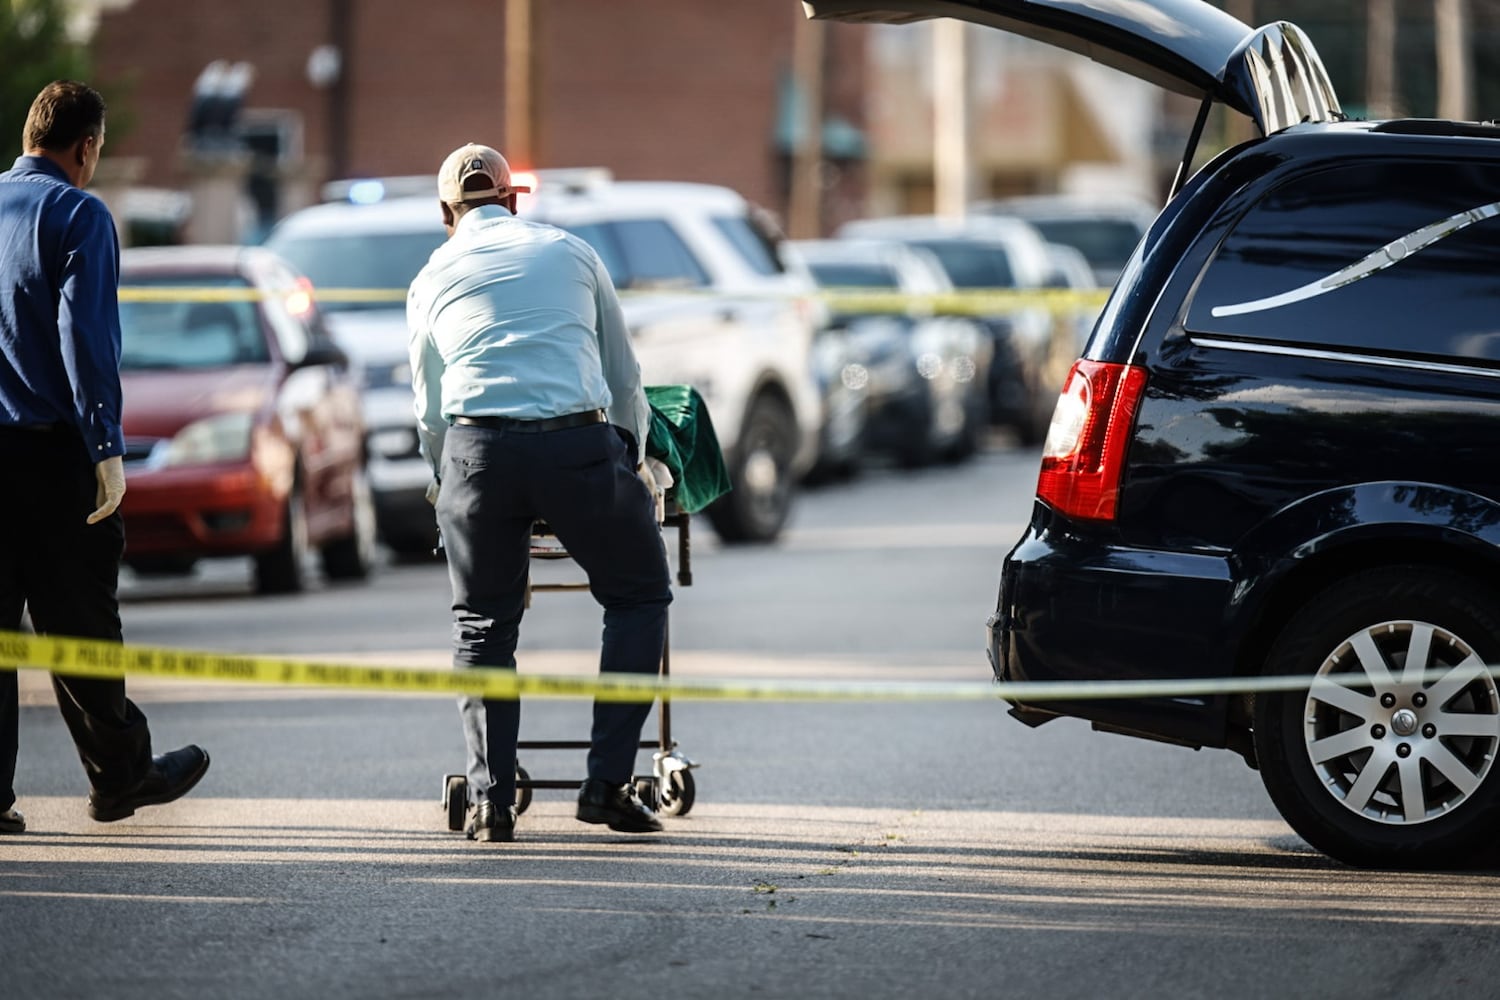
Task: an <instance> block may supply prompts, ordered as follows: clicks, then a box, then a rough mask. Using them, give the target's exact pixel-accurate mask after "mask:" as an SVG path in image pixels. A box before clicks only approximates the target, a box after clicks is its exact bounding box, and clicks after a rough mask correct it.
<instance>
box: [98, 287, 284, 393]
mask: <svg viewBox="0 0 1500 1000" xmlns="http://www.w3.org/2000/svg"><path fill="white" fill-rule="evenodd" d="M167 289H182V290H183V293H184V294H182V295H180V296H179V295H174V294H172V293H171V292H169V291H167ZM152 290H155V291H154V293H153V291H152ZM195 293H196V294H195ZM255 299H256V293H255V290H254V289H253V288H251V286H250V285H249V283H247V282H245V281H243V280H241V279H238V278H233V277H229V276H226V275H214V276H211V277H202V276H200V277H182V276H173V277H168V278H159V279H147V280H139V279H131V278H126V279H125V281H124V282H123V283H122V284H121V286H120V335H121V338H120V368H121V370H122V371H144V370H164V369H177V368H222V367H225V366H227V365H246V364H265V363H266V362H268V361H270V359H271V357H270V352H269V350H268V349H267V347H266V337H265V332H264V331H263V330H262V328H261V323H260V311H259V309H258V308H257V307H256V301H255Z"/></svg>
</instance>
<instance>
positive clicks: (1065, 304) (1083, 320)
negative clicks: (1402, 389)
mask: <svg viewBox="0 0 1500 1000" xmlns="http://www.w3.org/2000/svg"><path fill="white" fill-rule="evenodd" d="M1047 259H1048V261H1049V262H1051V264H1052V271H1051V274H1050V275H1049V276H1048V278H1047V287H1048V288H1052V289H1056V290H1058V291H1061V292H1066V293H1068V296H1069V297H1068V299H1066V300H1064V301H1060V302H1058V303H1057V304H1056V305H1055V306H1054V308H1053V315H1054V316H1056V317H1057V318H1058V320H1059V321H1061V322H1062V323H1063V324H1064V325H1065V326H1067V327H1068V328H1069V329H1070V330H1072V332H1073V345H1072V351H1073V354H1074V355H1075V357H1076V356H1077V355H1079V354H1082V353H1083V349H1084V347H1086V346H1087V345H1088V340H1089V334H1090V333H1091V332H1093V329H1094V323H1095V321H1096V320H1098V318H1099V312H1100V307H1101V306H1102V305H1103V301H1104V297H1103V293H1102V292H1100V291H1099V286H1098V283H1097V281H1096V279H1095V275H1094V269H1093V268H1091V267H1089V262H1088V258H1087V257H1085V256H1084V255H1083V253H1082V251H1080V250H1078V248H1076V247H1070V246H1068V245H1067V244H1066V243H1048V244H1047Z"/></svg>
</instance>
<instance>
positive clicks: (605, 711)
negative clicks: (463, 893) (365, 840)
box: [406, 144, 672, 841]
mask: <svg viewBox="0 0 1500 1000" xmlns="http://www.w3.org/2000/svg"><path fill="white" fill-rule="evenodd" d="M524 190H527V189H525V188H517V187H514V186H512V184H511V176H510V167H509V165H508V164H507V163H506V162H505V158H504V157H502V156H501V155H500V154H499V153H498V152H496V151H495V150H493V149H491V148H490V147H488V146H479V145H473V144H471V145H467V146H463V147H460V148H459V149H456V150H454V151H453V152H452V153H451V154H450V155H449V156H448V158H447V159H446V160H445V161H444V162H443V165H442V168H441V170H440V171H439V173H438V199H439V202H440V204H441V211H442V215H443V224H444V226H445V227H446V228H447V230H448V242H447V243H445V244H443V245H442V246H440V247H438V248H437V249H436V250H435V251H433V253H432V258H431V259H430V260H429V261H428V262H427V265H426V266H425V267H424V268H423V269H422V271H421V273H419V274H418V275H417V277H416V278H415V279H414V280H413V281H412V284H411V290H410V293H409V294H408V297H407V308H406V315H407V323H408V326H409V327H410V330H411V360H412V385H413V388H414V389H415V391H416V413H417V424H418V429H419V431H420V434H421V437H422V450H423V452H424V453H425V454H426V456H427V459H428V461H429V462H431V463H432V468H433V473H434V475H435V477H436V481H437V483H438V484H439V486H438V494H437V499H436V506H437V518H438V527H439V529H440V530H441V531H442V534H443V538H444V540H445V543H446V545H447V550H448V573H449V576H450V578H451V580H452V584H453V646H454V651H453V659H454V665H455V666H459V667H477V666H484V667H509V668H511V669H514V668H515V665H516V661H515V657H514V654H515V650H516V642H517V639H518V637H519V634H520V633H519V630H520V624H521V613H522V611H523V609H524V607H525V600H526V578H527V572H528V565H529V561H530V539H531V531H532V524H533V523H534V522H535V521H536V520H537V519H539V518H540V519H545V520H546V522H547V524H548V526H549V527H550V528H551V529H552V530H553V531H554V532H555V533H556V534H557V537H558V539H559V540H560V541H561V542H562V543H563V545H564V547H565V548H566V549H567V551H568V553H569V554H570V555H571V556H572V557H573V559H574V561H575V562H577V563H578V565H579V566H581V567H582V568H583V570H584V572H586V573H587V574H588V577H589V587H590V590H591V591H592V592H593V594H594V597H595V599H596V600H598V601H599V603H600V604H601V605H603V606H604V642H603V649H602V651H601V654H600V662H599V666H600V669H601V670H603V671H607V672H616V673H623V672H633V673H656V672H657V671H659V670H660V668H661V658H662V647H663V645H664V643H665V641H666V629H667V605H668V604H669V603H671V600H672V591H671V579H670V575H669V572H668V569H667V558H666V552H665V550H664V548H663V546H662V541H661V531H660V528H659V526H658V524H657V521H656V502H655V499H654V497H653V496H652V493H651V491H650V489H649V487H648V486H647V485H646V484H645V483H644V482H643V480H642V479H641V478H640V477H639V476H638V475H637V473H636V470H637V469H638V468H639V467H640V465H641V449H642V448H643V447H644V446H645V442H646V430H647V426H648V423H647V422H648V421H649V419H650V407H649V406H648V405H647V403H646V397H645V394H644V393H643V392H642V390H641V375H640V366H639V365H638V364H637V363H636V359H635V352H634V351H633V349H632V348H631V346H630V338H629V335H628V334H627V332H626V329H625V322H624V318H623V317H622V315H621V313H620V303H619V300H618V299H617V298H616V297H615V289H614V285H613V284H611V283H610V279H609V273H608V272H607V271H606V270H605V269H604V265H603V263H602V262H601V261H600V260H599V257H598V255H597V254H596V253H594V251H593V248H591V247H590V246H589V245H588V244H587V243H585V242H583V241H582V240H581V239H579V238H578V237H576V236H573V235H571V234H569V233H567V232H564V231H563V230H561V229H556V228H553V227H552V226H544V225H540V224H537V223H533V222H527V221H525V220H522V219H518V218H516V216H515V211H516V193H517V192H518V191H524ZM459 709H460V712H461V713H462V716H463V721H464V738H465V741H466V743H467V744H468V751H469V763H468V771H469V795H470V801H471V802H472V803H473V805H474V813H473V815H472V817H471V818H470V820H469V823H468V826H467V830H466V832H467V833H468V836H469V838H470V839H472V840H482V841H508V840H513V839H514V838H515V824H516V811H515V793H516V737H517V732H518V728H519V725H520V706H519V704H518V703H517V702H515V701H514V700H504V701H495V700H489V701H481V700H480V699H477V698H460V699H459ZM650 709H651V706H650V705H649V704H627V705H622V704H609V703H595V705H594V725H593V733H592V746H591V747H590V750H589V755H588V779H587V780H586V781H584V783H583V787H582V789H581V790H580V791H579V796H578V812H577V816H578V818H579V819H580V820H583V821H584V822H586V823H603V824H607V825H608V826H609V828H610V829H612V830H619V831H623V832H628V833H646V832H652V831H656V830H660V829H661V823H660V822H659V821H658V820H657V818H656V816H655V815H654V814H653V813H652V811H651V810H650V809H649V808H647V807H646V805H644V804H643V803H642V802H641V800H640V799H639V797H637V795H636V792H635V788H634V785H633V784H632V783H631V776H632V772H633V769H634V765H635V755H636V751H637V749H638V748H639V747H640V739H641V726H642V724H643V723H644V722H645V721H646V716H647V714H648V713H649V712H650Z"/></svg>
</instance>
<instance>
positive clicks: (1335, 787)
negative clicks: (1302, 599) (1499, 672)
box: [1254, 566, 1500, 868]
mask: <svg viewBox="0 0 1500 1000" xmlns="http://www.w3.org/2000/svg"><path fill="white" fill-rule="evenodd" d="M1497 608H1500V594H1497V593H1496V592H1495V591H1493V590H1491V589H1489V588H1487V587H1485V586H1483V585H1481V584H1479V583H1478V581H1475V580H1472V579H1470V578H1465V577H1461V576H1458V575H1456V574H1454V573H1451V572H1443V571H1440V570H1437V569H1433V568H1430V567H1424V566H1391V567H1384V568H1381V569H1374V570H1367V571H1364V572H1360V573H1357V574H1355V575H1352V576H1350V577H1348V578H1347V579H1345V580H1342V581H1340V582H1339V583H1337V584H1335V585H1333V586H1331V587H1329V588H1327V589H1326V590H1324V591H1323V592H1321V593H1320V594H1318V595H1317V596H1315V597H1314V598H1313V599H1312V600H1311V601H1309V602H1307V603H1306V604H1305V605H1304V606H1303V607H1302V609H1301V610H1300V611H1299V612H1298V613H1297V614H1296V615H1295V616H1294V617H1293V618H1292V619H1291V621H1290V622H1289V623H1288V624H1287V626H1286V628H1285V629H1284V630H1283V631H1282V633H1281V635H1280V636H1279V637H1278V638H1277V640H1276V643H1275V645H1274V646H1273V648H1272V651H1271V654H1270V656H1269V657H1268V658H1267V661H1266V664H1265V673H1266V674H1267V675H1270V676H1283V675H1289V676H1320V677H1323V678H1326V681H1325V684H1324V686H1323V688H1322V689H1321V690H1319V689H1316V688H1315V689H1313V690H1311V691H1309V690H1301V691H1286V692H1276V693H1270V694H1266V693H1262V694H1260V695H1258V696H1257V698H1256V704H1255V732H1254V738H1255V751H1256V756H1257V758H1258V759H1259V763H1260V773H1261V778H1262V780H1263V781H1264V783H1265V786H1266V791H1267V792H1269V793H1270V796H1271V800H1272V801H1273V802H1274V803H1275V804H1276V808H1277V809H1278V810H1280V812H1281V815H1282V816H1283V817H1284V818H1285V819H1286V821H1287V822H1288V823H1289V824H1291V826H1292V828H1293V829H1294V830H1296V831H1297V832H1298V833H1299V834H1301V835H1302V837H1303V838H1304V839H1305V840H1307V842H1308V843H1310V844H1312V845H1313V846H1314V847H1316V848H1317V849H1318V850H1320V851H1323V852H1324V853H1325V854H1328V855H1330V856H1332V857H1334V858H1337V859H1339V860H1341V861H1344V862H1347V863H1349V864H1352V865H1359V866H1363V867H1399V868H1432V867H1448V866H1452V865H1456V864H1462V863H1463V862H1465V861H1466V860H1468V859H1470V858H1471V857H1473V856H1474V855H1475V854H1476V853H1477V852H1480V851H1482V850H1484V849H1485V848H1487V847H1488V845H1489V842H1490V841H1491V840H1492V839H1493V836H1494V829H1495V827H1496V824H1497V822H1500V768H1496V767H1494V766H1492V765H1493V764H1494V761H1495V756H1496V754H1497V752H1500V691H1497V688H1496V683H1495V679H1494V678H1493V677H1492V676H1490V674H1489V673H1488V672H1487V671H1486V670H1484V669H1482V668H1483V666H1484V664H1488V663H1495V662H1497V659H1500V611H1497ZM1413 652H1415V653H1416V654H1417V655H1418V656H1420V658H1421V661H1422V662H1421V664H1420V667H1421V668H1425V670H1426V676H1425V677H1424V676H1416V677H1412V676H1409V672H1408V668H1407V666H1406V661H1407V659H1408V656H1409V654H1411V653H1413ZM1372 668H1373V669H1372ZM1411 669H1412V670H1416V669H1418V665H1417V664H1416V661H1415V660H1414V661H1413V665H1412V668H1411ZM1330 682H1331V683H1330ZM1403 747H1404V748H1405V749H1404V750H1403V749H1402V748H1403Z"/></svg>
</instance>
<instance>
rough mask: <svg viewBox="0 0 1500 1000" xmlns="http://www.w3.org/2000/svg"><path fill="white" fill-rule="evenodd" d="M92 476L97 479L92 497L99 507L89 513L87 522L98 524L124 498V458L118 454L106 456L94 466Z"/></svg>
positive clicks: (113, 510) (112, 511)
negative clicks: (95, 489) (96, 489)
mask: <svg viewBox="0 0 1500 1000" xmlns="http://www.w3.org/2000/svg"><path fill="white" fill-rule="evenodd" d="M94 478H96V479H98V480H99V489H98V491H97V493H96V494H95V497H94V502H95V503H97V504H98V505H99V509H98V510H96V511H94V512H93V513H92V514H90V515H89V517H88V522H89V524H98V523H99V522H100V521H102V520H104V519H105V518H106V517H108V516H109V515H111V514H113V513H114V512H115V509H116V508H117V507H119V506H120V501H121V500H123V499H125V459H123V458H121V457H120V456H119V455H116V456H114V457H113V458H106V459H105V460H104V461H102V462H100V463H99V464H97V465H95V466H94Z"/></svg>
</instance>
